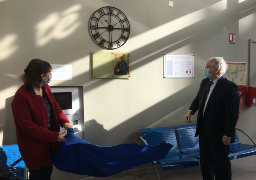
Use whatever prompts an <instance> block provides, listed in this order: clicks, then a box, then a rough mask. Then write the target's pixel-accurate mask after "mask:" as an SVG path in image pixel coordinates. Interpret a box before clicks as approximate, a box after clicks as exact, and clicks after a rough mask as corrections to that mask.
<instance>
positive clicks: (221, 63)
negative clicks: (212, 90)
mask: <svg viewBox="0 0 256 180" xmlns="http://www.w3.org/2000/svg"><path fill="white" fill-rule="evenodd" d="M210 60H211V62H212V65H213V66H214V67H216V68H218V69H219V70H220V73H221V74H225V73H226V71H227V68H228V66H227V63H226V61H225V60H224V58H223V57H212V58H210Z"/></svg>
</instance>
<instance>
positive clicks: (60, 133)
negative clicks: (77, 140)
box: [57, 131, 67, 142]
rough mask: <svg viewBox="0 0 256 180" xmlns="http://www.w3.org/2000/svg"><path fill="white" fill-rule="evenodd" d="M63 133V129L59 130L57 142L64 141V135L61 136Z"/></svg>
mask: <svg viewBox="0 0 256 180" xmlns="http://www.w3.org/2000/svg"><path fill="white" fill-rule="evenodd" d="M65 133H66V132H65V131H62V132H59V136H58V139H57V141H59V142H66V141H67V139H65V138H64V137H62V136H61V135H62V134H65Z"/></svg>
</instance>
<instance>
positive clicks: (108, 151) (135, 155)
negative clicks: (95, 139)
mask: <svg viewBox="0 0 256 180" xmlns="http://www.w3.org/2000/svg"><path fill="white" fill-rule="evenodd" d="M65 138H67V142H62V143H61V154H54V155H53V164H54V166H55V167H56V168H57V169H59V170H61V171H65V172H70V173H74V174H80V175H88V176H94V177H107V176H111V175H114V174H117V173H120V172H122V171H124V170H127V169H130V168H132V167H135V166H139V165H142V164H146V163H149V162H152V161H155V160H158V159H163V158H164V157H165V156H166V155H167V153H168V152H169V150H170V149H171V148H172V145H171V144H168V143H161V144H159V145H154V146H152V145H147V146H141V145H138V144H120V145H116V146H98V145H93V144H90V143H89V142H87V141H85V140H82V139H80V138H78V137H77V136H76V135H75V134H74V131H73V129H72V128H70V129H69V130H68V133H67V135H66V136H65Z"/></svg>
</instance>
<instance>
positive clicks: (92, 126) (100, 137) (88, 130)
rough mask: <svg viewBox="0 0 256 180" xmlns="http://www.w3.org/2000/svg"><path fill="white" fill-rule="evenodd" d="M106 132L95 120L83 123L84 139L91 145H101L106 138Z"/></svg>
mask: <svg viewBox="0 0 256 180" xmlns="http://www.w3.org/2000/svg"><path fill="white" fill-rule="evenodd" d="M107 133H108V131H107V130H106V129H104V127H103V125H102V124H99V123H98V122H97V121H96V120H95V119H92V120H89V121H86V122H85V123H84V139H85V140H86V141H88V142H90V143H91V144H95V145H102V142H105V139H106V138H107Z"/></svg>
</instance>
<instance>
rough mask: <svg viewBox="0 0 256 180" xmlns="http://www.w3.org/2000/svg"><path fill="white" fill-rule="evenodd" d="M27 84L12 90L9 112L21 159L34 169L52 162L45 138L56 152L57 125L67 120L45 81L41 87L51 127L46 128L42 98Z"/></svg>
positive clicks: (57, 150)
mask: <svg viewBox="0 0 256 180" xmlns="http://www.w3.org/2000/svg"><path fill="white" fill-rule="evenodd" d="M27 86H28V85H27V84H23V85H22V86H21V87H20V88H19V89H18V91H17V92H16V94H15V96H14V98H13V101H12V112H13V117H14V122H15V126H16V136H17V143H18V146H19V150H20V153H21V155H22V157H23V160H24V162H25V164H26V166H27V167H28V168H29V169H38V168H41V167H47V166H51V165H52V160H51V154H50V151H49V142H51V143H53V149H54V151H55V152H56V153H58V152H60V143H59V142H57V139H58V136H59V131H60V126H63V124H64V123H66V122H69V121H68V119H67V117H66V116H65V115H64V113H63V112H62V110H61V108H60V107H59V105H58V103H57V102H56V101H55V99H54V97H53V95H52V93H51V89H50V87H49V86H48V85H47V84H46V85H44V86H43V88H44V90H45V94H46V96H47V97H48V99H49V103H50V105H51V108H52V115H51V130H48V126H47V123H48V120H47V111H46V108H45V104H44V102H43V99H42V97H41V96H38V95H36V94H34V93H32V92H30V91H28V90H27Z"/></svg>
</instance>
